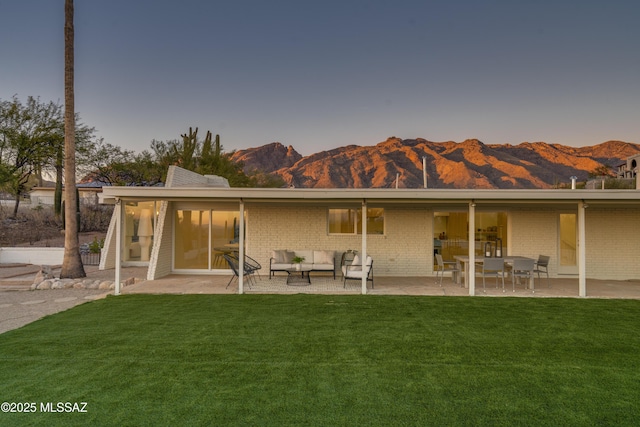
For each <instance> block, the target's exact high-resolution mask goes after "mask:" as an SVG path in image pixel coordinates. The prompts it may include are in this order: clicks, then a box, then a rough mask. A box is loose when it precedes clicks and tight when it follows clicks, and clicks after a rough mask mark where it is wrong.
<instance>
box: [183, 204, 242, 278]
mask: <svg viewBox="0 0 640 427" xmlns="http://www.w3.org/2000/svg"><path fill="white" fill-rule="evenodd" d="M174 220H175V238H174V268H175V269H176V270H184V269H187V270H188V269H195V270H206V269H211V270H214V269H226V268H228V266H227V263H226V261H225V259H224V254H227V253H230V252H233V251H237V250H238V240H239V236H240V213H239V212H238V211H227V210H211V209H203V210H188V209H184V210H182V209H179V210H177V211H176V213H175V218H174Z"/></svg>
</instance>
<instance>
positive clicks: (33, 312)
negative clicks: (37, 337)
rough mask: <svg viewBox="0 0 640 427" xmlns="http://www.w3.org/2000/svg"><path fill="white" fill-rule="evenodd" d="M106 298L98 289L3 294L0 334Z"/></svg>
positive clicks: (10, 291) (9, 291) (9, 292)
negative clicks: (79, 305)
mask: <svg viewBox="0 0 640 427" xmlns="http://www.w3.org/2000/svg"><path fill="white" fill-rule="evenodd" d="M107 294H108V292H105V291H104V290H97V289H95V290H90V289H55V290H45V291H24V290H23V291H20V290H13V291H12V290H6V291H5V290H0V333H4V332H7V331H10V330H12V329H17V328H20V327H22V326H24V325H26V324H28V323H31V322H34V321H36V320H38V319H41V318H42V317H44V316H47V315H50V314H55V313H58V312H60V311H64V310H68V309H70V308H71V307H74V306H76V305H78V304H82V303H85V302H88V301H92V300H95V299H97V298H104V297H105V296H106V295H107Z"/></svg>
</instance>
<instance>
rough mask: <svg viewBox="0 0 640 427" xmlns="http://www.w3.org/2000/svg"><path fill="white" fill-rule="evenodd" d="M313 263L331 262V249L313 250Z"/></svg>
mask: <svg viewBox="0 0 640 427" xmlns="http://www.w3.org/2000/svg"><path fill="white" fill-rule="evenodd" d="M313 263H314V264H333V251H313Z"/></svg>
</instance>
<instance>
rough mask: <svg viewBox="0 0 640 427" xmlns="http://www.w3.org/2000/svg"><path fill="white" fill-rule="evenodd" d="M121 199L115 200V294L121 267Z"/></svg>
mask: <svg viewBox="0 0 640 427" xmlns="http://www.w3.org/2000/svg"><path fill="white" fill-rule="evenodd" d="M122 216H123V214H122V200H120V199H118V200H117V201H116V275H115V278H114V281H115V292H114V293H115V295H120V268H121V267H122Z"/></svg>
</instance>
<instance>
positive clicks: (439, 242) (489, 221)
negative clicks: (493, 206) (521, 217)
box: [433, 212, 508, 260]
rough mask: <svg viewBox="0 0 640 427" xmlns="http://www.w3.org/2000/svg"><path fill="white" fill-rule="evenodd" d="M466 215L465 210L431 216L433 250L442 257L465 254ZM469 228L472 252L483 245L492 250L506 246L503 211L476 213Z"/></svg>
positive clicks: (466, 253)
mask: <svg viewBox="0 0 640 427" xmlns="http://www.w3.org/2000/svg"><path fill="white" fill-rule="evenodd" d="M468 218H469V215H468V213H467V212H436V213H435V214H434V218H433V249H434V254H435V253H439V254H441V255H442V257H443V258H444V259H445V260H451V259H453V257H454V256H455V255H469V220H468ZM475 224H476V229H475V230H473V237H472V238H473V240H474V241H475V252H476V255H483V253H484V250H485V249H486V248H487V247H491V250H492V251H493V252H494V253H495V251H496V249H498V248H500V247H501V248H502V251H503V253H506V248H507V237H508V236H507V213H506V212H476V215H475Z"/></svg>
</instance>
